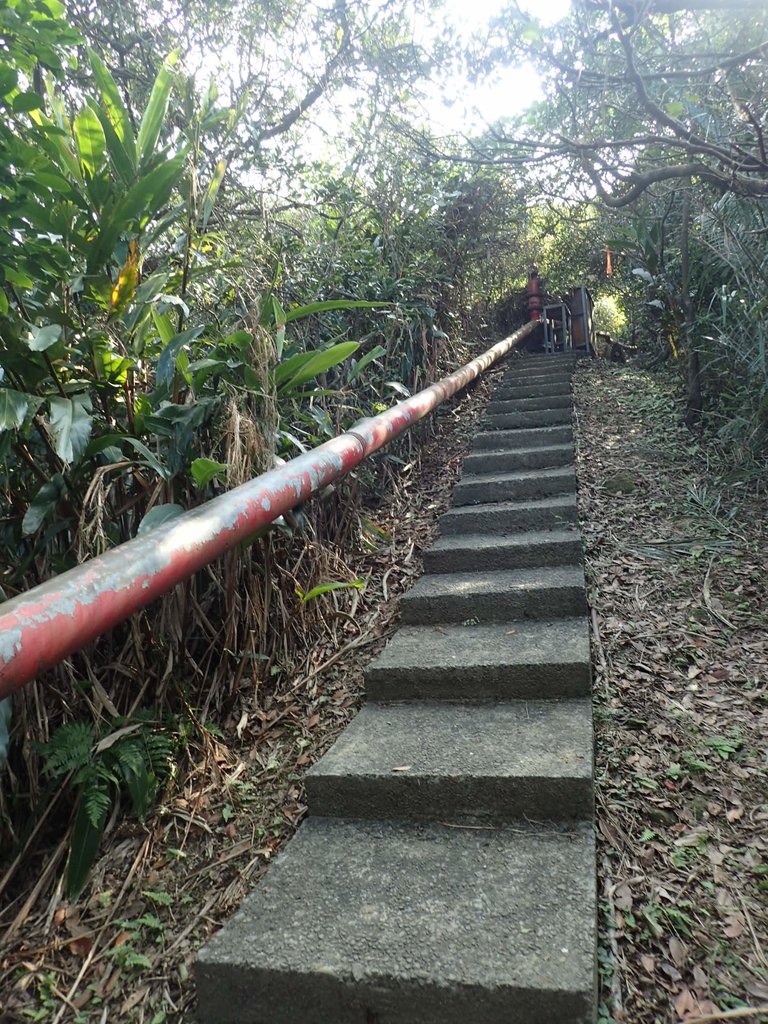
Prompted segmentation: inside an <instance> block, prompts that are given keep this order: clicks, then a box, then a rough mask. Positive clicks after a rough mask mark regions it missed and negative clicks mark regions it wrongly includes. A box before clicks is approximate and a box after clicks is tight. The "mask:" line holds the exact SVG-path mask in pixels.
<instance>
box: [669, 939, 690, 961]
mask: <svg viewBox="0 0 768 1024" xmlns="http://www.w3.org/2000/svg"><path fill="white" fill-rule="evenodd" d="M669 955H670V956H671V957H672V961H673V963H674V964H675V966H677V967H682V965H683V964H684V963H685V961H686V960H687V959H688V950H687V949H686V947H685V943H683V942H681V941H680V939H678V937H677V936H676V935H673V936H672V938H671V939H670V940H669Z"/></svg>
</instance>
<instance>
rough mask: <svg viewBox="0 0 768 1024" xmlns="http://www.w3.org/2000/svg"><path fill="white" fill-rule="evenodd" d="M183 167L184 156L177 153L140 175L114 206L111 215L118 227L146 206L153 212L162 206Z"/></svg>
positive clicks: (144, 209) (179, 176) (142, 210)
mask: <svg viewBox="0 0 768 1024" xmlns="http://www.w3.org/2000/svg"><path fill="white" fill-rule="evenodd" d="M183 169H184V157H183V155H182V154H179V155H178V156H175V157H172V158H171V159H170V160H166V161H165V162H164V163H162V164H160V166H159V167H155V168H154V169H153V170H151V171H150V172H149V173H148V174H145V175H143V177H140V178H139V180H138V181H137V182H136V184H135V185H134V186H133V187H132V188H131V189H130V190H129V191H128V193H127V195H126V196H125V198H124V199H123V201H122V202H121V203H120V204H119V205H118V206H117V207H116V208H115V212H114V215H113V217H114V220H115V221H116V222H117V225H118V227H119V229H120V230H122V228H123V226H124V224H125V222H126V221H130V220H133V219H134V218H135V217H138V216H139V214H142V213H144V212H145V211H146V210H147V209H148V208H149V212H150V213H155V212H156V211H157V210H158V209H159V208H160V207H161V206H163V205H164V204H165V203H166V202H167V200H168V196H169V195H170V194H171V190H172V189H173V186H174V185H175V184H176V182H177V181H178V180H179V179H180V178H181V174H182V171H183Z"/></svg>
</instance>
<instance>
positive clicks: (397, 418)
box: [0, 322, 538, 699]
mask: <svg viewBox="0 0 768 1024" xmlns="http://www.w3.org/2000/svg"><path fill="white" fill-rule="evenodd" d="M537 327H538V323H535V322H531V323H528V324H526V325H525V326H524V327H522V328H521V329H520V330H519V331H516V332H515V333H514V334H512V335H510V337H509V338H505V339H504V341H500V342H498V344H496V345H494V346H493V347H492V348H490V349H488V351H487V352H484V353H483V354H482V355H481V356H478V357H477V358H476V359H473V360H472V361H471V362H469V363H467V364H466V365H465V366H462V367H461V369H460V370H456V372H455V373H452V374H451V375H450V376H449V377H445V378H443V380H441V381H438V383H437V384H432V385H431V386H430V387H428V388H426V389H425V390H424V391H419V392H418V394H416V395H413V396H412V397H411V398H407V399H405V401H403V402H400V403H399V404H398V405H395V406H393V407H392V408H391V409H388V410H387V411H386V412H384V413H381V415H379V416H374V417H373V418H371V419H364V420H360V422H359V423H356V424H355V425H354V427H353V428H352V429H351V430H349V431H347V432H346V433H344V434H340V435H339V436H338V437H335V438H334V439H333V440H332V441H327V442H326V443H325V444H322V445H320V446H319V447H318V448H315V449H313V450H312V451H311V452H306V453H305V454H304V455H299V456H298V457H297V458H295V459H291V461H290V462H287V463H286V464H285V465H283V466H280V467H279V468H278V469H274V470H271V471H270V472H269V473H264V474H263V475H262V476H258V477H255V478H254V479H253V480H249V481H248V483H245V484H242V485H241V486H240V487H235V488H233V489H232V490H231V491H228V492H227V493H226V494H222V495H220V496H219V497H217V498H213V499H212V500H211V501H209V502H206V504H204V505H201V506H200V507H199V508H195V509H191V510H190V511H189V512H185V513H184V514H183V515H180V516H178V518H176V519H174V520H173V521H171V522H169V523H166V524H165V525H163V526H158V527H157V528H155V529H154V530H152V531H151V532H150V533H147V534H146V535H145V536H142V537H137V538H135V539H134V540H131V541H128V542H127V543H125V544H121V545H119V546H118V547H116V548H112V549H111V550H110V551H107V552H106V553H105V554H104V555H101V556H100V557H98V558H92V559H90V560H89V561H87V562H84V563H83V564H82V565H78V566H77V567H76V568H74V569H70V570H69V571H68V572H65V573H62V574H61V575H60V576H56V577H54V578H53V579H51V580H48V581H47V582H46V583H43V584H41V585H40V586H38V587H34V588H33V589H32V590H30V591H28V592H27V593H25V594H21V595H19V596H18V597H15V598H13V599H12V600H11V601H8V602H6V603H5V604H3V605H0V699H1V698H3V697H6V696H8V695H9V694H10V693H13V691H14V690H17V689H19V688H20V687H22V686H24V685H25V684H26V683H28V682H30V681H31V680H32V679H34V678H35V677H36V676H38V675H40V674H41V673H42V672H44V671H45V670H46V669H49V668H51V667H53V666H54V665H56V664H57V663H58V662H60V661H61V660H62V659H63V658H66V656H67V655H68V654H71V653H72V652H73V651H76V650H78V649H79V648H81V647H84V646H85V645H86V644H87V643H90V641H91V640H94V639H95V638H96V637H97V636H99V635H100V634H102V633H105V632H106V631H107V630H109V629H111V628H112V627H113V626H116V625H117V624H118V623H119V622H122V621H123V620H124V619H127V618H128V617H129V616H130V615H132V614H133V613H134V612H136V611H138V610H139V609H140V608H143V607H144V606H145V605H148V604H150V602H152V601H154V600H155V599H156V598H158V597H160V596H161V595H162V594H164V593H166V592H167V591H169V590H171V589H172V588H173V587H175V586H176V585H177V584H178V583H181V582H183V581H184V580H186V579H188V578H189V577H190V576H192V575H193V574H194V573H196V572H197V571H198V570H199V569H202V568H203V566H205V565H208V563H210V562H213V561H215V560H216V559H217V558H219V557H220V556H221V555H223V554H224V553H225V552H227V551H229V550H230V549H231V548H233V547H235V545H237V544H239V543H240V542H241V541H244V540H246V539H247V538H248V537H250V536H251V535H252V534H253V533H255V532H256V530H259V529H261V528H262V527H264V526H267V525H268V524H269V523H271V522H272V521H273V520H274V519H276V518H277V517H278V516H279V515H281V514H282V513H284V512H287V511H289V510H290V509H292V508H295V506H296V505H298V504H299V503H300V502H302V501H305V500H306V499H307V498H309V497H310V496H311V495H312V494H314V493H315V492H316V491H318V490H321V489H322V488H323V487H326V486H327V485H328V484H330V483H331V482H332V481H334V480H337V479H338V478H339V477H341V476H343V475H344V474H345V473H348V472H349V471H350V470H351V469H353V468H354V467H355V466H357V465H358V464H359V463H360V462H362V460H363V459H365V458H367V456H369V455H371V454H372V453H373V452H375V451H378V449H379V448H381V447H383V446H384V445H385V444H387V443H388V442H389V441H391V440H393V438H395V437H397V436H398V435H399V434H402V433H403V431H405V430H408V429H409V428H410V427H412V426H413V425H414V424H415V423H417V422H418V421H419V420H420V419H423V417H424V416H427V415H428V414H429V413H430V412H432V410H433V409H435V408H436V407H437V406H438V405H440V404H441V403H442V402H444V401H445V400H446V399H447V398H450V397H451V396H452V395H455V394H456V392H457V391H460V390H461V389H462V388H464V387H466V385H467V384H469V383H470V382H471V381H473V380H475V379H476V378H477V377H479V376H480V374H482V373H484V372H485V371H486V370H487V369H488V368H489V367H490V366H492V365H493V364H494V363H495V362H497V361H498V360H499V359H501V358H502V356H505V355H506V354H507V353H508V352H509V351H511V350H512V349H513V348H514V347H515V346H516V345H519V344H520V342H521V341H523V339H524V338H525V337H526V336H527V335H528V334H530V333H531V332H532V331H533V330H535V329H536V328H537Z"/></svg>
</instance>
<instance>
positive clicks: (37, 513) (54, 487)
mask: <svg viewBox="0 0 768 1024" xmlns="http://www.w3.org/2000/svg"><path fill="white" fill-rule="evenodd" d="M66 493H67V485H66V483H65V481H64V477H63V476H62V475H61V473H54V475H53V476H52V477H51V479H50V480H47V481H46V482H45V483H44V484H43V486H42V487H41V488H40V490H39V491H38V492H37V494H35V496H34V498H33V499H32V501H31V502H30V505H29V508H28V509H27V511H26V513H25V515H24V519H23V520H22V523H21V532H22V533H23V534H24V536H25V537H28V536H29V535H30V534H32V533H36V532H37V531H38V530H39V529H40V527H41V526H42V525H43V523H44V522H45V521H46V519H48V517H49V516H51V515H53V513H54V512H55V511H56V506H57V505H58V503H59V501H60V500H61V499H62V498H63V497H64V495H65V494H66Z"/></svg>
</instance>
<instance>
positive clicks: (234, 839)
mask: <svg viewBox="0 0 768 1024" xmlns="http://www.w3.org/2000/svg"><path fill="white" fill-rule="evenodd" d="M494 376H495V374H493V373H492V374H489V375H487V376H486V378H485V379H484V380H483V381H481V382H479V383H478V384H477V385H476V386H475V388H474V389H473V390H472V391H470V392H469V394H467V395H464V396H463V397H462V396H460V397H459V398H457V399H454V400H452V401H451V402H450V403H447V404H446V405H445V406H444V407H443V408H442V409H441V411H440V413H438V415H437V417H436V418H435V421H434V429H431V428H427V431H426V433H425V434H424V436H423V437H422V441H421V443H420V444H416V443H413V444H412V445H411V447H410V454H407V451H408V449H407V448H404V449H403V450H402V452H401V454H403V453H405V454H404V457H403V458H402V460H401V464H400V465H399V467H398V468H397V471H396V472H390V486H389V487H387V488H386V491H384V492H383V493H381V496H380V497H378V498H377V499H376V500H375V502H372V501H371V500H370V499H369V501H368V503H367V504H366V502H365V500H364V501H363V506H362V509H361V519H362V520H363V521H364V522H367V523H368V526H369V529H368V530H367V531H366V534H365V538H366V540H367V542H366V543H364V544H362V545H361V544H359V543H358V544H357V545H355V544H351V545H350V546H349V547H347V549H346V550H344V549H342V550H340V551H333V550H330V551H329V552H326V555H327V557H331V555H333V557H335V558H336V559H337V560H341V558H343V560H344V562H345V571H346V573H347V574H348V575H350V577H351V578H355V577H356V578H359V579H362V580H365V581H366V584H365V588H364V589H361V590H355V591H354V592H353V594H352V595H351V600H350V595H349V592H348V591H340V592H337V593H328V594H326V595H325V600H326V602H327V605H326V608H325V610H324V612H323V613H322V615H323V618H324V620H325V623H324V626H325V628H324V629H322V630H321V631H320V632H319V635H318V631H317V630H313V631H311V632H308V633H307V634H306V637H305V646H304V650H303V651H302V650H300V649H298V648H297V649H295V650H294V651H293V664H294V665H295V666H297V667H296V669H295V671H294V672H293V673H292V674H291V675H290V676H287V677H286V678H285V679H284V680H281V683H282V685H281V686H280V688H279V689H277V690H275V691H272V692H266V693H264V692H262V693H260V692H259V682H258V680H259V674H258V673H257V674H256V675H255V676H254V684H253V686H252V688H251V690H252V692H251V693H250V694H248V693H247V680H248V678H249V672H250V671H251V666H250V664H249V663H248V662H246V665H245V668H244V672H243V678H241V679H240V680H239V681H238V686H239V689H240V694H241V697H242V699H241V700H240V702H239V703H238V705H237V707H236V708H235V709H233V711H232V712H231V713H230V715H229V716H228V717H227V718H226V719H225V720H224V721H222V722H220V723H219V722H215V721H211V722H209V723H208V724H207V726H206V727H205V728H203V729H198V730H196V731H195V733H194V739H193V741H192V742H191V743H190V745H189V748H188V750H187V752H186V754H185V756H184V758H183V760H182V762H181V764H180V774H179V776H178V777H177V779H176V783H175V786H174V788H173V790H171V791H169V793H168V796H167V799H166V800H165V801H164V802H162V803H161V804H160V805H159V807H158V808H157V809H156V811H155V812H154V813H152V814H151V815H150V816H149V817H148V818H147V820H146V821H145V823H144V824H141V823H139V822H138V821H136V820H126V819H118V818H117V815H115V816H113V818H112V820H111V822H110V824H109V825H108V827H107V830H106V834H105V838H104V842H103V845H102V850H101V854H100V856H99V858H98V860H97V861H96V863H95V865H94V869H93V872H92V875H91V878H90V881H89V883H88V885H87V887H86V889H85V892H84V894H83V896H82V897H81V899H80V900H79V901H77V902H73V901H69V900H67V899H66V898H65V894H64V885H63V881H64V879H63V872H62V868H63V863H64V857H65V853H66V847H67V843H66V839H64V840H62V841H61V842H60V843H58V844H57V843H56V842H55V841H52V842H49V843H48V844H47V845H46V848H45V850H44V851H40V850H38V851H37V854H38V855H39V854H40V853H41V852H42V853H44V857H43V859H42V861H41V863H42V864H43V865H45V867H44V868H43V870H42V872H41V873H40V874H35V873H33V872H28V873H27V874H23V873H21V872H20V873H18V874H17V876H16V877H15V878H14V888H12V889H11V890H10V891H7V892H5V894H4V896H3V902H4V904H5V907H4V910H3V911H2V914H0V927H1V928H2V938H0V1022H1V1024H22V1022H27V1021H46V1022H55V1024H59V1022H68V1024H86V1022H88V1024H95V1022H98V1024H106V1022H107V1021H109V1022H112V1021H124V1022H128V1021H130V1022H136V1024H165V1022H174V1021H175V1022H181V1021H188V1020H189V1019H190V1017H191V1014H192V1006H193V1003H194V988H193V985H192V979H191V964H192V961H193V959H194V957H195V954H196V951H197V949H198V948H199V947H200V945H202V943H203V942H204V941H205V939H206V937H207V936H208V935H210V934H211V933H212V932H213V931H214V930H216V929H217V928H218V927H220V926H221V925H222V924H223V923H224V921H225V920H226V919H227V917H228V916H229V915H230V914H231V913H232V912H233V911H234V910H235V909H236V908H237V907H238V905H239V904H240V902H241V901H242V899H243V898H244V896H245V895H246V893H247V892H248V891H249V890H250V889H252V888H253V886H254V885H255V883H256V880H257V879H258V878H259V877H260V875H261V874H262V873H263V872H264V871H265V870H266V869H267V867H268V866H269V864H270V862H271V861H272V860H273V858H274V856H275V854H276V853H277V851H278V850H279V849H280V847H281V846H282V845H283V843H285V842H286V841H287V840H288V839H289V838H290V836H291V835H292V834H293V833H294V831H295V830H296V828H297V826H298V825H299V823H300V822H301V820H302V818H303V816H304V813H305V805H304V795H303V783H302V778H303V773H304V771H305V770H306V769H307V768H308V767H309V766H310V765H311V764H313V763H314V762H315V761H316V760H317V759H318V758H319V757H320V756H321V754H322V753H323V752H324V751H325V750H326V749H327V747H328V746H330V744H331V743H332V742H333V741H334V739H335V738H336V736H337V735H338V733H339V732H340V731H341V730H342V729H343V727H344V726H345V725H346V724H347V722H348V721H349V720H350V719H351V718H352V716H353V715H354V714H355V712H356V711H357V709H358V708H359V706H360V703H361V700H362V687H363V681H362V674H363V669H364V666H365V664H366V663H367V662H368V661H369V660H370V658H371V657H372V656H373V655H374V654H375V653H376V651H377V650H378V649H380V647H381V646H382V645H383V643H384V641H385V639H386V637H387V636H388V635H389V633H391V632H392V630H393V629H394V626H395V619H396V616H397V609H398V604H397V598H398V596H399V595H400V594H401V593H402V592H403V591H405V590H407V589H408V587H410V586H411V585H412V584H413V581H414V579H415V578H417V577H418V575H419V574H420V572H421V559H420V553H421V551H422V550H423V549H424V548H425V547H426V546H428V544H429V543H430V541H431V539H432V537H433V536H434V533H435V530H436V523H437V518H438V516H439V515H440V514H441V512H442V511H444V510H445V509H446V508H447V506H448V503H449V500H450V494H451V489H452V487H453V484H454V483H455V480H456V478H457V476H458V471H459V466H460V463H461V458H462V456H463V454H464V453H465V451H466V449H467V446H468V443H469V440H470V438H471V436H472V435H473V433H474V431H475V429H476V423H477V419H478V417H479V416H480V414H481V412H482V408H483V406H484V404H485V401H486V399H487V396H488V393H489V389H490V388H491V386H492V378H493V377H494ZM385 465H387V466H389V467H390V468H391V466H392V465H393V464H392V463H391V462H390V463H385ZM371 536H374V537H375V538H376V542H375V544H373V545H371V543H370V538H371ZM315 543H318V544H323V543H324V542H323V540H321V539H319V538H318V539H316V541H315ZM331 547H332V546H331ZM275 568H276V571H277V568H279V567H275ZM284 568H285V572H286V573H288V574H289V575H290V571H291V570H290V568H289V567H288V566H286V567H284ZM337 596H338V597H339V598H340V600H339V602H338V603H335V602H334V599H335V598H336V597H337ZM342 605H343V607H342ZM12 867H13V866H12ZM8 880H9V879H8V875H6V877H5V878H4V879H0V891H2V890H3V889H5V888H6V883H7V882H8ZM20 881H21V882H22V883H23V884H19V883H20Z"/></svg>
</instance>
